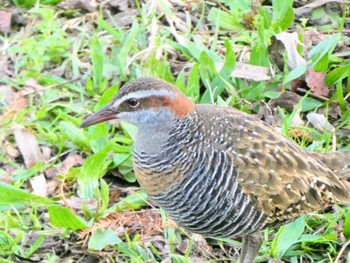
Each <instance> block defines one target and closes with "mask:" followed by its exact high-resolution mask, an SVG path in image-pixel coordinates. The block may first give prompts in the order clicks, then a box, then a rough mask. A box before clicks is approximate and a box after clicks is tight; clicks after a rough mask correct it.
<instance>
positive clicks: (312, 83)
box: [305, 68, 329, 97]
mask: <svg viewBox="0 0 350 263" xmlns="http://www.w3.org/2000/svg"><path fill="white" fill-rule="evenodd" d="M325 77H326V73H325V72H316V71H315V70H314V69H312V68H309V69H308V73H307V75H306V78H305V82H306V84H307V86H308V87H309V88H310V89H311V90H312V91H313V93H314V94H316V95H318V96H325V97H328V93H329V89H328V87H327V86H326V83H325Z"/></svg>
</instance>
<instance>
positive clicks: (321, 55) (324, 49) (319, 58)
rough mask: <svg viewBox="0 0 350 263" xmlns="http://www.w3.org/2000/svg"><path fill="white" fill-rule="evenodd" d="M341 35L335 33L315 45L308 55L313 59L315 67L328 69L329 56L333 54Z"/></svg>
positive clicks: (318, 69)
mask: <svg viewBox="0 0 350 263" xmlns="http://www.w3.org/2000/svg"><path fill="white" fill-rule="evenodd" d="M339 38H340V35H339V34H335V35H333V36H331V37H329V38H327V39H326V40H324V41H322V42H321V43H319V44H318V45H317V46H315V47H313V48H312V49H311V50H310V51H309V53H308V57H309V58H310V59H311V61H312V64H311V67H313V68H314V69H315V70H317V71H326V70H327V66H328V60H329V58H328V56H329V54H331V53H332V52H333V50H334V48H335V47H336V45H337V43H338V41H339Z"/></svg>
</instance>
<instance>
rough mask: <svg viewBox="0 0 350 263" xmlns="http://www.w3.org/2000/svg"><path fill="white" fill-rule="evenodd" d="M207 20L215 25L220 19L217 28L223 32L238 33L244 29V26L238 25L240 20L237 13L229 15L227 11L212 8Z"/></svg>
mask: <svg viewBox="0 0 350 263" xmlns="http://www.w3.org/2000/svg"><path fill="white" fill-rule="evenodd" d="M208 19H209V21H210V22H212V23H214V24H216V21H217V19H220V20H219V26H220V28H222V29H225V30H230V31H240V30H242V29H244V26H243V25H242V24H241V23H240V21H241V18H240V17H239V14H238V13H237V14H234V13H229V12H227V11H224V10H221V9H218V8H215V7H213V8H211V9H210V12H209V15H208Z"/></svg>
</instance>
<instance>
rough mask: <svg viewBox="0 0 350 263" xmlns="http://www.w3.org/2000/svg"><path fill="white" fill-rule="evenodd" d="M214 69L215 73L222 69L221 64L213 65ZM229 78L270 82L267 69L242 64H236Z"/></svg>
mask: <svg viewBox="0 0 350 263" xmlns="http://www.w3.org/2000/svg"><path fill="white" fill-rule="evenodd" d="M215 67H216V69H217V71H220V70H221V68H222V67H223V63H215ZM231 76H232V77H234V78H241V79H249V80H255V81H266V80H271V76H270V75H269V69H268V68H267V67H261V66H256V65H251V64H247V63H242V62H237V63H236V68H235V69H234V70H233V71H232V73H231Z"/></svg>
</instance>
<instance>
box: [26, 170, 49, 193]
mask: <svg viewBox="0 0 350 263" xmlns="http://www.w3.org/2000/svg"><path fill="white" fill-rule="evenodd" d="M29 182H30V185H31V187H32V189H33V194H36V195H39V196H43V197H47V183H46V178H45V176H44V175H43V174H41V175H37V176H34V177H32V178H30V180H29Z"/></svg>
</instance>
